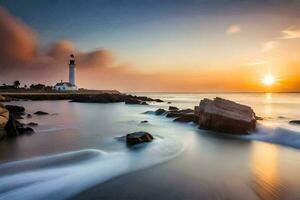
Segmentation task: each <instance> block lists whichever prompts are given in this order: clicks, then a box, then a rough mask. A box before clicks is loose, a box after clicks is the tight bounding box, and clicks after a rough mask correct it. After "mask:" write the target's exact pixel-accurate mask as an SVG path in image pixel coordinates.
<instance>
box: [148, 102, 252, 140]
mask: <svg viewBox="0 0 300 200" xmlns="http://www.w3.org/2000/svg"><path fill="white" fill-rule="evenodd" d="M145 113H146V114H147V113H152V112H145ZM153 113H154V114H155V115H165V116H166V117H167V118H174V120H173V121H174V122H185V123H189V122H192V123H194V124H197V125H198V127H199V128H201V129H207V130H212V131H216V132H222V133H229V134H249V133H250V132H251V131H253V130H255V128H256V118H257V116H256V115H255V113H254V111H253V110H252V108H250V107H249V106H246V105H242V104H238V103H236V102H233V101H230V100H226V99H222V98H219V97H216V98H215V99H213V100H210V99H206V98H205V99H203V100H201V101H200V104H199V106H195V109H194V110H193V109H184V110H179V109H178V108H176V107H173V106H169V110H168V111H167V110H164V109H161V108H160V109H157V110H156V111H154V112H153Z"/></svg>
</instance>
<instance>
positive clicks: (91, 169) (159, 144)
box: [0, 139, 183, 200]
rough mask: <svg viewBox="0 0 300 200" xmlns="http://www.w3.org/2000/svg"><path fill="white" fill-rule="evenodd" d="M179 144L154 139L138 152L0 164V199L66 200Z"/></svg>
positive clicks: (168, 155) (169, 154)
mask: <svg viewBox="0 0 300 200" xmlns="http://www.w3.org/2000/svg"><path fill="white" fill-rule="evenodd" d="M182 151H183V145H181V144H180V143H178V142H176V141H175V140H167V139H166V140H165V139H156V140H154V141H153V142H152V143H150V144H147V146H145V148H142V149H139V150H129V151H125V152H105V151H101V150H96V149H85V150H80V151H73V152H67V153H61V154H56V155H50V156H42V157H37V158H33V159H28V160H23V161H16V162H10V163H4V164H1V165H0V199H1V200H11V199H14V200H18V199H22V200H27V199H30V200H35V199H58V200H60V199H67V198H70V197H72V196H74V195H76V194H78V193H80V192H82V191H84V190H86V189H88V188H90V187H92V186H94V185H96V184H99V183H102V182H104V181H107V180H109V179H111V178H113V177H116V176H119V175H122V174H125V173H128V172H132V171H135V170H139V169H143V168H147V167H150V166H153V165H156V164H159V163H162V162H164V161H167V160H169V159H172V158H174V157H176V156H177V155H179V154H180V153H181V152H182Z"/></svg>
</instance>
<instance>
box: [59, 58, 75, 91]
mask: <svg viewBox="0 0 300 200" xmlns="http://www.w3.org/2000/svg"><path fill="white" fill-rule="evenodd" d="M75 66H76V64H75V57H74V55H73V54H71V55H70V62H69V82H63V81H61V82H60V83H56V84H55V86H54V90H57V91H73V90H78V88H77V86H76V82H75Z"/></svg>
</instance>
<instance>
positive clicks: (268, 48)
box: [261, 40, 279, 52]
mask: <svg viewBox="0 0 300 200" xmlns="http://www.w3.org/2000/svg"><path fill="white" fill-rule="evenodd" d="M278 45H279V42H277V41H273V40H271V41H268V42H265V43H264V44H263V45H262V49H261V51H262V52H268V51H271V50H273V49H275V48H277V47H278Z"/></svg>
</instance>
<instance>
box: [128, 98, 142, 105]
mask: <svg viewBox="0 0 300 200" xmlns="http://www.w3.org/2000/svg"><path fill="white" fill-rule="evenodd" d="M141 103H142V102H141V101H140V100H138V99H135V98H127V99H125V104H141Z"/></svg>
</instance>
